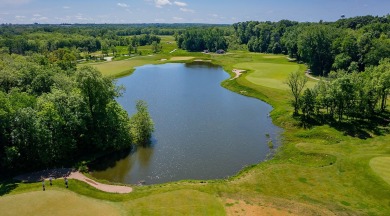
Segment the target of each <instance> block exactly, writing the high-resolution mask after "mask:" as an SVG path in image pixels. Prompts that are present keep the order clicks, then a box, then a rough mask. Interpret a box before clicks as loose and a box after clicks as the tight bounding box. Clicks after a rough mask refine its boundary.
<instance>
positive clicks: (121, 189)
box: [14, 168, 133, 194]
mask: <svg viewBox="0 0 390 216" xmlns="http://www.w3.org/2000/svg"><path fill="white" fill-rule="evenodd" d="M50 177H52V178H53V179H58V178H65V177H66V178H68V179H76V180H79V181H82V182H85V183H87V184H89V185H91V186H92V187H94V188H96V189H98V190H101V191H104V192H108V193H121V194H124V193H130V192H132V191H133V188H132V187H129V186H121V185H109V184H103V183H100V182H96V181H95V180H92V179H90V178H88V177H87V176H85V175H84V174H82V173H81V172H79V171H75V170H74V169H70V168H62V169H52V170H43V171H39V172H34V173H27V174H23V175H19V176H17V177H15V178H14V179H16V180H19V181H22V182H40V181H42V179H45V180H49V178H50Z"/></svg>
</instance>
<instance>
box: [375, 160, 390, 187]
mask: <svg viewBox="0 0 390 216" xmlns="http://www.w3.org/2000/svg"><path fill="white" fill-rule="evenodd" d="M370 167H371V168H372V169H373V170H374V171H375V172H376V173H377V174H378V175H379V176H380V177H382V178H383V180H385V181H386V182H387V183H388V184H390V157H376V158H373V159H371V161H370Z"/></svg>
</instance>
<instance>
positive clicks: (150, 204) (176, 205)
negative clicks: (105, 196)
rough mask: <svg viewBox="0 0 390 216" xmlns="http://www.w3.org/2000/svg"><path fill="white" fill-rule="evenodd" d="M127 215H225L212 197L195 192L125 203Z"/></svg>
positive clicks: (160, 195) (168, 193)
mask: <svg viewBox="0 0 390 216" xmlns="http://www.w3.org/2000/svg"><path fill="white" fill-rule="evenodd" d="M124 208H125V210H126V212H127V214H128V215H225V209H224V206H223V205H222V203H221V202H220V201H219V200H218V199H217V198H216V197H214V196H212V195H209V194H207V193H202V192H199V191H196V190H178V191H172V192H166V193H160V194H157V195H151V196H147V197H144V198H139V199H136V200H133V201H131V202H125V203H124Z"/></svg>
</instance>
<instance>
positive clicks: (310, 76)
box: [305, 71, 320, 81]
mask: <svg viewBox="0 0 390 216" xmlns="http://www.w3.org/2000/svg"><path fill="white" fill-rule="evenodd" d="M305 75H306V76H307V77H309V78H310V79H313V80H317V81H320V79H318V78H315V77H313V76H312V75H310V74H309V73H308V72H307V71H306V72H305Z"/></svg>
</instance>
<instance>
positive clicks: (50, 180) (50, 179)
mask: <svg viewBox="0 0 390 216" xmlns="http://www.w3.org/2000/svg"><path fill="white" fill-rule="evenodd" d="M52 180H53V179H52V177H51V176H50V178H49V182H50V186H52V185H53V183H52Z"/></svg>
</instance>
